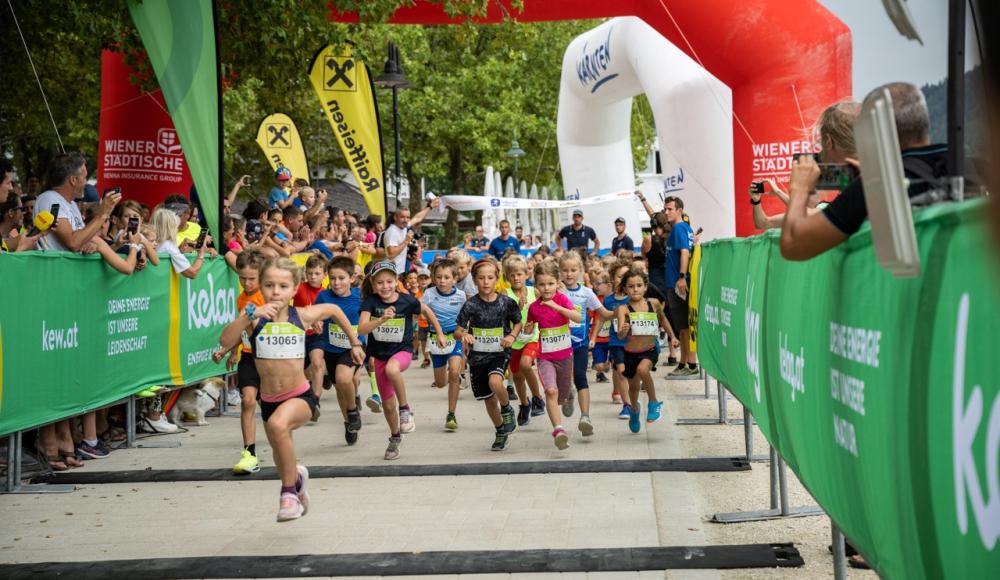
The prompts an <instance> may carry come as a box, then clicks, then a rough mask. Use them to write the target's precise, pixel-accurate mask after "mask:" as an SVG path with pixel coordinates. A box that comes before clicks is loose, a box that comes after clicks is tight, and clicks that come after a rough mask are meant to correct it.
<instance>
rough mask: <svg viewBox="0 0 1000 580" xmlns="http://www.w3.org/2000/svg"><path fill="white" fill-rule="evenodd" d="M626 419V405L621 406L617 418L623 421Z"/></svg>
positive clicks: (627, 415) (627, 414)
mask: <svg viewBox="0 0 1000 580" xmlns="http://www.w3.org/2000/svg"><path fill="white" fill-rule="evenodd" d="M628 417H629V413H628V405H627V404H626V405H622V410H621V411H619V412H618V418H619V419H622V420H624V419H628Z"/></svg>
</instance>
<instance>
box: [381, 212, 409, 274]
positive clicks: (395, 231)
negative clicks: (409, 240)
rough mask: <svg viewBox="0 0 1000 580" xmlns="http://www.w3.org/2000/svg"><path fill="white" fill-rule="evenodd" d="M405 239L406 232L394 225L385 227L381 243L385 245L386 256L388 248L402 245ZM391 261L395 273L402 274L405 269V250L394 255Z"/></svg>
mask: <svg viewBox="0 0 1000 580" xmlns="http://www.w3.org/2000/svg"><path fill="white" fill-rule="evenodd" d="M405 239H406V230H404V229H403V228H401V227H399V226H397V225H396V224H391V225H390V226H389V227H387V228H386V229H385V233H384V234H383V235H382V243H383V244H385V249H386V254H388V250H389V248H390V247H393V246H398V245H399V244H402V243H403V240H405ZM392 261H393V263H395V264H396V273H397V274H402V273H403V272H404V271H405V268H406V248H403V250H402V251H401V252H399V253H398V254H396V257H395V258H392Z"/></svg>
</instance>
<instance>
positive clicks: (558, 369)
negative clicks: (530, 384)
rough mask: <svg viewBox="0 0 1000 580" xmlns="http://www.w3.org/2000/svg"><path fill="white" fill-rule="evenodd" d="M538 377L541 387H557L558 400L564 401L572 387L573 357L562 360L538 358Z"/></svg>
mask: <svg viewBox="0 0 1000 580" xmlns="http://www.w3.org/2000/svg"><path fill="white" fill-rule="evenodd" d="M538 379H539V381H541V383H542V389H544V390H546V391H551V390H552V389H558V390H559V402H560V403H562V402H565V401H566V400H567V399H569V393H570V390H571V389H572V388H573V357H572V356H569V357H566V358H564V359H562V360H546V359H543V358H540V359H538Z"/></svg>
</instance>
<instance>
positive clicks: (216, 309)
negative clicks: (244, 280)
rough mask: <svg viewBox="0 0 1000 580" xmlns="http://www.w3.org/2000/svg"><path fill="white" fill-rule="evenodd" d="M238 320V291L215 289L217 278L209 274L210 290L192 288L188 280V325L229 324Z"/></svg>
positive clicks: (190, 326)
mask: <svg viewBox="0 0 1000 580" xmlns="http://www.w3.org/2000/svg"><path fill="white" fill-rule="evenodd" d="M234 320H236V291H235V290H234V289H233V288H219V289H218V290H216V289H215V279H213V278H212V275H211V274H209V275H208V290H205V289H204V288H202V289H200V290H194V291H192V289H191V280H190V279H188V281H187V327H188V330H191V329H192V328H208V327H209V326H212V325H213V324H228V323H230V322H232V321H234Z"/></svg>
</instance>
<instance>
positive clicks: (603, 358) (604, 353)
mask: <svg viewBox="0 0 1000 580" xmlns="http://www.w3.org/2000/svg"><path fill="white" fill-rule="evenodd" d="M608 348H609V347H608V343H606V342H595V343H594V350H592V351H590V352H591V353H592V354H593V356H594V364H595V365H599V364H604V363H606V362H608V358H609V356H610V353H609V352H608Z"/></svg>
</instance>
